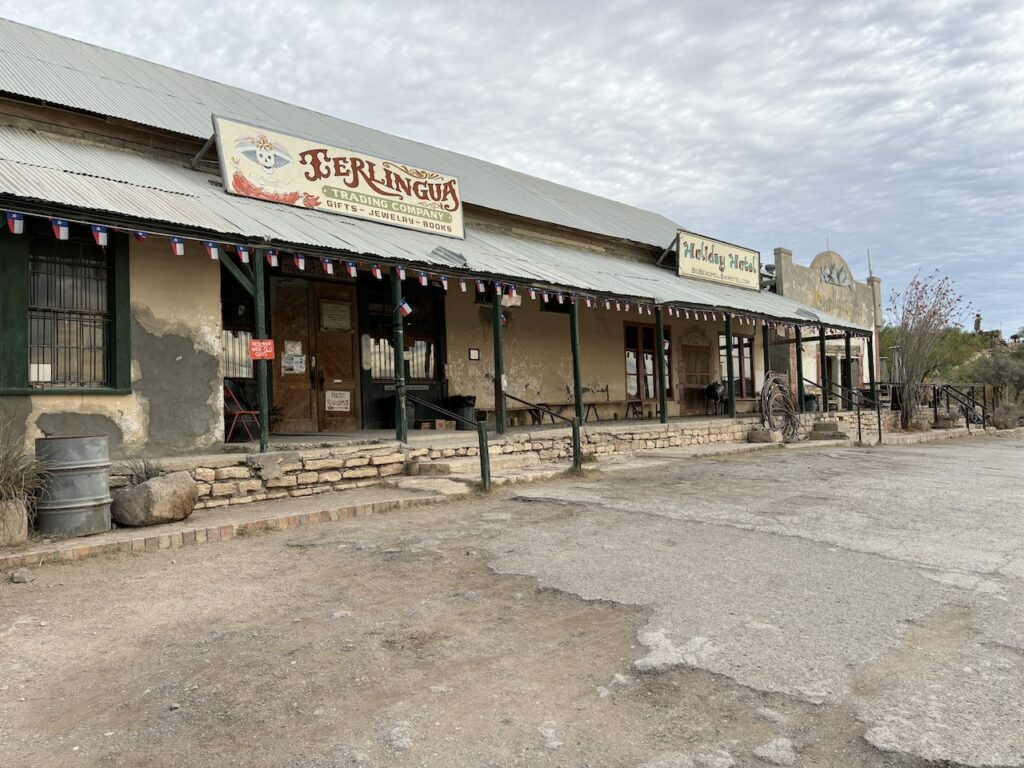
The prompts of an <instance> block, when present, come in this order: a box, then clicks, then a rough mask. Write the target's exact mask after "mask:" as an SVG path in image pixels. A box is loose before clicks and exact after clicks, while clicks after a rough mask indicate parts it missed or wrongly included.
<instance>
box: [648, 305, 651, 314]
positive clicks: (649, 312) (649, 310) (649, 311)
mask: <svg viewBox="0 0 1024 768" xmlns="http://www.w3.org/2000/svg"><path fill="white" fill-rule="evenodd" d="M647 314H648V315H649V314H651V307H650V305H649V304H648V305H647Z"/></svg>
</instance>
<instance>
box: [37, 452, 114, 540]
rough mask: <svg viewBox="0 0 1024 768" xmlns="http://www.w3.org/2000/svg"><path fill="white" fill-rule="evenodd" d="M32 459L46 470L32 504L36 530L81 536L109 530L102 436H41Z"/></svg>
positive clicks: (106, 457)
mask: <svg viewBox="0 0 1024 768" xmlns="http://www.w3.org/2000/svg"><path fill="white" fill-rule="evenodd" d="M36 458H37V459H39V460H40V461H41V462H43V463H44V465H45V467H46V470H47V476H46V482H45V483H44V485H43V492H42V493H41V494H40V497H39V500H38V501H37V502H36V520H35V529H36V531H38V532H40V533H55V534H62V535H66V536H83V535H87V534H90V533H104V532H106V531H109V530H110V501H111V499H110V451H109V449H108V448H107V437H106V435H91V436H85V437H42V438H39V439H38V440H36Z"/></svg>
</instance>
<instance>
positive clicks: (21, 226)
mask: <svg viewBox="0 0 1024 768" xmlns="http://www.w3.org/2000/svg"><path fill="white" fill-rule="evenodd" d="M7 228H8V229H9V230H11V234H12V235H20V234H21V233H23V232H24V231H25V214H23V213H15V212H14V211H8V212H7Z"/></svg>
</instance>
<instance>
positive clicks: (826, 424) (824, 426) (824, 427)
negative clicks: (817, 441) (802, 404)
mask: <svg viewBox="0 0 1024 768" xmlns="http://www.w3.org/2000/svg"><path fill="white" fill-rule="evenodd" d="M841 431H842V430H841V429H840V428H839V422H838V421H818V422H815V423H814V426H813V427H812V428H811V432H812V433H818V434H835V433H836V432H841Z"/></svg>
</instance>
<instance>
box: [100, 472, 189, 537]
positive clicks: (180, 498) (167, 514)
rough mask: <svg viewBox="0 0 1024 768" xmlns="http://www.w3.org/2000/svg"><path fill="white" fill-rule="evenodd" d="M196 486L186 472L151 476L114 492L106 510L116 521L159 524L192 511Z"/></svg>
mask: <svg viewBox="0 0 1024 768" xmlns="http://www.w3.org/2000/svg"><path fill="white" fill-rule="evenodd" d="M198 499H199V489H198V488H197V487H196V485H195V483H194V482H193V480H192V476H191V475H190V474H189V473H188V472H172V473H170V474H169V475H162V476H160V477H154V478H153V479H152V480H147V481H146V482H144V483H139V484H138V485H136V486H134V487H133V488H128V489H127V490H124V491H121V492H120V493H118V494H117V495H116V496H114V503H113V504H112V505H111V507H110V513H111V515H112V516H113V518H114V521H115V522H116V523H117V524H118V525H128V526H140V525H159V524H160V523H173V522H175V521H176V520H184V519H185V518H186V517H188V516H189V515H191V514H192V510H193V509H195V506H196V501H198Z"/></svg>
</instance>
